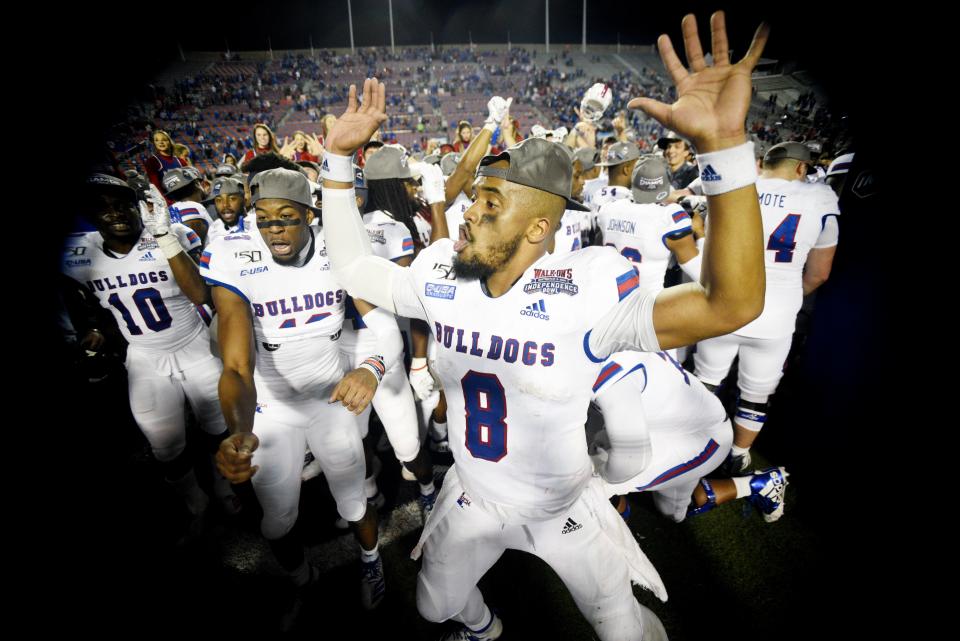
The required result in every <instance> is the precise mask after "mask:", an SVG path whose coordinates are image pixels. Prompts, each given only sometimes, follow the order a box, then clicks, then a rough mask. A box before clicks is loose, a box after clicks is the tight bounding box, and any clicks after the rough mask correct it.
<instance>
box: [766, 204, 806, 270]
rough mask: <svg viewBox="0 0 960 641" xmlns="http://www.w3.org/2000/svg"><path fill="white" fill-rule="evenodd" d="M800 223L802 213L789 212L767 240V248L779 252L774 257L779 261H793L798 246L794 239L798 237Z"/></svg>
mask: <svg viewBox="0 0 960 641" xmlns="http://www.w3.org/2000/svg"><path fill="white" fill-rule="evenodd" d="M799 225H800V214H787V217H786V218H784V219H783V220H782V221H780V224H779V225H777V228H776V229H774V230H773V233H772V234H770V239H769V240H768V241H767V249H768V250H770V251H775V252H777V253H776V254H775V255H774V257H773V259H774V261H776V262H778V263H792V262H793V250H794V249H795V248H796V246H797V242H796V241H795V240H794V239H795V238H796V237H797V227H798V226H799Z"/></svg>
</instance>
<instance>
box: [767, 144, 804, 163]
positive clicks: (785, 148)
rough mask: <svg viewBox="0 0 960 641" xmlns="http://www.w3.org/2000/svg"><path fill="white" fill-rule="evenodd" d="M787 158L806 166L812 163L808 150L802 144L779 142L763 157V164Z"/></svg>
mask: <svg viewBox="0 0 960 641" xmlns="http://www.w3.org/2000/svg"><path fill="white" fill-rule="evenodd" d="M787 158H790V159H791V160H799V161H800V162H805V163H807V164H810V163H812V162H813V158H812V157H811V156H810V148H809V147H807V146H806V145H805V144H803V143H802V142H781V143H779V144H776V145H774V146H773V147H770V149H768V150H767V153H765V154H764V155H763V164H764V165H766V164H767V163H771V162H777V161H779V160H785V159H787Z"/></svg>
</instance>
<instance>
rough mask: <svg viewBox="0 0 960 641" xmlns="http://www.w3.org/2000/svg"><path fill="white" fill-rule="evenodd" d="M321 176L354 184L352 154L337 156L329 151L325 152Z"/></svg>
mask: <svg viewBox="0 0 960 641" xmlns="http://www.w3.org/2000/svg"><path fill="white" fill-rule="evenodd" d="M320 178H321V179H326V180H335V181H337V182H341V183H350V184H353V160H352V159H351V158H350V156H337V155H336V154H331V153H330V152H329V151H327V152H324V154H323V164H322V165H320ZM321 182H322V180H321Z"/></svg>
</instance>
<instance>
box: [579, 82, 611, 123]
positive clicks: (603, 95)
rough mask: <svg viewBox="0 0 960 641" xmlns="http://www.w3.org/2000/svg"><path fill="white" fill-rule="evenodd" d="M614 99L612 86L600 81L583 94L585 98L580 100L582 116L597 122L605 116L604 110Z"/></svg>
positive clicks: (589, 120)
mask: <svg viewBox="0 0 960 641" xmlns="http://www.w3.org/2000/svg"><path fill="white" fill-rule="evenodd" d="M612 101H613V92H612V91H611V90H610V87H608V86H606V85H605V84H603V83H602V82H598V83H597V84H595V85H593V86H592V87H590V88H589V89H587V91H586V93H584V94H583V100H581V101H580V116H581V117H582V118H583V119H584V120H586V121H588V122H597V121H599V120H600V119H601V118H603V112H604V111H606V110H607V107H609V106H610V103H611V102H612Z"/></svg>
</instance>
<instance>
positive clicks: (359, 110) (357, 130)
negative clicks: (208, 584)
mask: <svg viewBox="0 0 960 641" xmlns="http://www.w3.org/2000/svg"><path fill="white" fill-rule="evenodd" d="M386 105H387V95H386V86H385V85H384V84H383V83H382V82H379V81H378V80H377V79H376V78H367V79H366V80H364V81H363V95H362V102H361V103H358V102H357V87H356V85H350V93H349V95H348V97H347V110H346V111H345V112H343V115H342V116H340V117H339V118H337V121H336V123H335V124H334V125H333V127H331V129H330V131H329V132H328V133H327V138H326V140H325V141H324V142H325V143H326V146H327V149H329V150H330V153H332V154H336V155H338V156H349V155H350V154H352V153H353V152H354V151H356V150H357V149H359V148H360V147H361V146H363V145H364V144H365V143H366V142H368V141H369V140H370V137H371V136H373V134H375V133H376V132H377V130H378V129H379V128H380V125H382V124H383V123H384V122H386V120H387V113H386V108H387V107H386Z"/></svg>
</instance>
